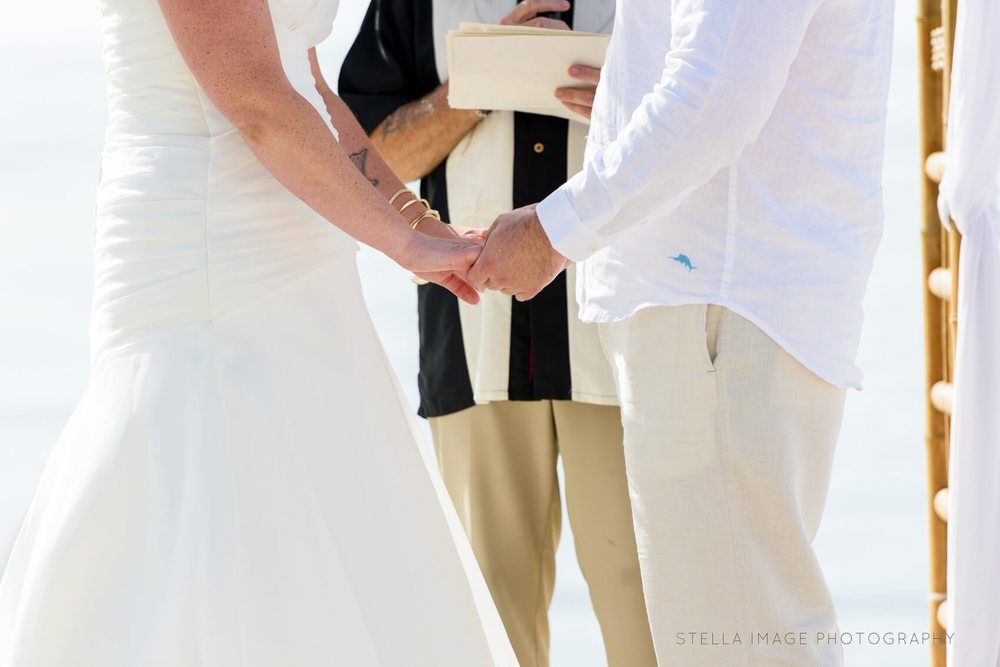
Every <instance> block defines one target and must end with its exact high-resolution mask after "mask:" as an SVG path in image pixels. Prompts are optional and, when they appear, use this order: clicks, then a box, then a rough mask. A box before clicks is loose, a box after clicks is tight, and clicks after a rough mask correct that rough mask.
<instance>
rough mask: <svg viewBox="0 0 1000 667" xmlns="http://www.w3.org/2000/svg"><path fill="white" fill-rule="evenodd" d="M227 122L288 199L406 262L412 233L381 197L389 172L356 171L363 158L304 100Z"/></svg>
mask: <svg viewBox="0 0 1000 667" xmlns="http://www.w3.org/2000/svg"><path fill="white" fill-rule="evenodd" d="M232 120H233V122H234V124H235V125H236V127H237V129H238V130H239V131H240V133H241V134H242V135H243V137H244V139H245V140H246V142H247V144H248V145H249V146H250V149H251V150H252V151H253V152H254V154H255V155H256V156H257V158H258V159H259V160H260V161H261V163H262V164H263V165H264V166H265V167H267V169H268V171H270V172H271V174H272V175H274V177H275V178H276V179H277V180H278V181H279V182H281V184H282V185H284V186H285V187H286V188H287V189H288V190H289V191H290V192H291V193H292V194H294V195H295V196H296V197H298V198H299V199H301V200H302V201H304V202H305V203H306V204H308V205H309V206H310V207H311V208H312V209H313V210H315V211H316V212H317V213H319V214H320V215H322V216H323V217H324V218H326V219H327V220H329V221H330V222H331V223H333V224H334V225H336V226H338V227H340V228H341V229H343V230H344V231H345V232H347V233H348V234H350V235H351V236H353V237H354V238H355V239H357V240H358V241H360V242H362V243H364V244H366V245H369V246H371V247H373V248H375V249H376V250H379V251H381V252H383V253H385V254H386V255H388V256H389V257H391V258H393V259H394V260H396V261H397V262H400V263H405V262H406V255H407V250H408V247H409V241H410V237H411V236H412V232H411V230H410V229H409V227H408V225H407V223H406V221H405V220H404V219H403V218H402V217H401V216H400V215H399V213H398V212H397V211H396V210H395V208H393V207H392V206H390V205H389V202H388V199H387V198H386V196H385V194H384V193H383V192H382V191H383V190H385V189H391V188H392V187H394V185H395V184H394V183H392V182H391V181H392V180H393V179H394V178H395V177H394V176H392V173H391V171H388V168H385V171H386V172H387V173H386V174H383V173H381V171H382V170H378V171H379V175H378V176H373V175H372V171H371V169H370V168H369V167H367V165H363V166H365V170H364V171H362V170H359V168H358V161H359V157H360V158H361V159H362V160H363V159H364V157H365V154H364V153H362V154H361V155H360V156H359V155H358V154H357V151H355V154H354V155H353V157H352V154H351V153H350V152H349V150H348V148H347V147H346V146H344V145H342V144H340V143H338V142H337V139H336V138H335V137H334V136H333V134H332V133H331V132H330V129H329V127H327V125H326V123H325V122H324V121H323V119H322V118H321V117H320V115H319V113H318V112H317V111H316V109H315V108H314V107H313V106H312V105H311V104H309V102H308V101H307V100H305V99H304V98H303V97H301V96H300V95H298V94H297V93H294V92H292V93H290V94H287V95H284V96H282V98H281V99H280V100H279V99H272V100H271V101H270V104H269V105H268V108H267V109H257V110H256V111H255V112H254V113H247V114H241V115H234V117H233V118H232ZM362 150H363V149H362ZM370 154H371V152H369V153H368V155H370ZM368 159H370V158H368ZM373 166H374V165H373ZM365 172H367V173H365ZM373 178H374V180H376V181H378V183H377V184H376V183H374V182H373ZM395 180H396V183H398V179H395ZM373 185H376V187H375V188H373V187H372V186H373ZM399 187H402V185H400V186H399ZM397 190H398V188H397Z"/></svg>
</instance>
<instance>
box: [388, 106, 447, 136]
mask: <svg viewBox="0 0 1000 667" xmlns="http://www.w3.org/2000/svg"><path fill="white" fill-rule="evenodd" d="M432 113H434V102H432V101H431V100H429V99H427V98H426V97H425V98H423V99H420V100H417V101H416V102H412V103H410V104H407V105H404V106H401V107H399V108H398V109H396V110H395V111H393V112H392V113H391V114H389V115H388V116H386V119H385V120H384V121H382V138H383V139H385V138H386V137H388V136H389V135H390V134H393V133H396V132H402V131H403V130H405V129H406V125H407V123H410V122H411V121H415V120H419V119H421V118H423V117H424V116H429V115H430V114H432Z"/></svg>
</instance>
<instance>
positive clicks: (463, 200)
mask: <svg viewBox="0 0 1000 667" xmlns="http://www.w3.org/2000/svg"><path fill="white" fill-rule="evenodd" d="M614 5H615V3H614V0H578V1H577V2H576V3H574V5H573V6H570V3H569V2H565V1H564V0H525V1H524V2H521V3H517V4H516V3H514V2H513V0H464V1H462V0H372V3H371V6H370V7H369V9H368V12H367V14H366V16H365V18H364V22H363V23H362V26H361V30H360V33H359V34H358V37H357V39H356V41H355V43H354V45H353V47H352V48H351V50H350V52H349V54H348V56H347V59H346V61H345V63H344V67H343V70H342V72H341V76H340V86H339V92H340V95H341V96H342V98H343V99H344V100H345V101H346V102H347V104H348V105H349V106H350V107H351V108H352V110H353V111H354V113H355V114H356V115H357V116H358V119H359V120H360V121H361V125H362V126H363V127H364V128H365V130H366V131H367V132H369V134H370V135H371V138H372V140H373V143H374V144H375V146H376V147H377V148H378V150H379V152H380V153H381V155H382V156H383V157H384V158H385V160H386V162H387V163H388V164H389V165H390V166H391V167H392V168H393V170H394V171H395V172H396V173H397V175H398V176H399V177H400V178H401V179H402V180H403V181H407V182H408V181H414V180H418V179H419V180H420V182H421V186H420V188H421V196H423V197H426V198H427V199H429V200H430V203H431V206H432V208H434V209H437V210H438V211H440V212H441V214H442V217H443V218H444V219H445V220H447V221H450V222H452V223H454V224H456V225H460V226H463V227H480V228H483V227H488V226H489V225H490V223H492V222H493V220H494V219H495V218H496V217H497V216H498V215H499V214H501V213H504V212H506V211H509V210H511V209H512V208H516V207H519V206H522V205H525V204H528V203H532V202H536V201H540V200H542V199H544V198H545V197H546V196H547V195H548V194H549V193H551V192H552V191H553V190H555V189H556V188H557V187H559V186H560V185H561V184H562V183H563V182H564V181H566V179H567V178H568V177H570V176H572V175H573V174H575V173H576V172H577V171H579V169H580V167H581V165H582V160H583V152H584V145H585V141H586V133H587V125H586V122H585V121H586V116H588V115H589V106H590V104H591V103H592V101H593V94H594V87H595V86H596V83H597V81H598V79H599V76H600V71H599V70H596V69H591V68H581V69H580V73H579V75H578V76H577V78H578V79H579V81H580V83H579V85H578V86H573V87H572V88H571V89H570V90H563V91H561V95H562V99H563V100H564V101H565V102H566V103H567V106H568V107H569V108H570V109H572V110H573V111H575V112H577V113H578V114H580V120H579V121H567V120H564V119H560V118H555V117H550V116H541V115H533V114H527V113H512V112H499V111H498V112H492V113H491V112H490V111H489V110H482V111H470V110H460V109H452V108H450V107H449V105H448V83H447V82H448V58H447V50H446V45H445V37H446V34H447V32H448V31H449V30H452V29H454V28H457V27H458V26H459V24H460V23H462V22H478V23H491V24H497V23H503V24H507V25H529V26H536V27H546V28H556V29H564V30H569V29H577V30H583V31H590V32H605V33H606V32H610V30H611V26H612V23H613V20H614ZM555 94H556V91H553V96H554V97H555ZM418 290H419V291H418V309H419V328H420V373H419V378H418V384H419V389H420V414H421V415H422V416H424V417H426V418H428V419H429V421H430V427H431V431H432V434H433V438H434V445H435V448H436V451H437V457H438V463H439V465H440V469H441V473H442V475H443V477H444V481H445V485H446V486H447V488H448V491H449V493H450V495H451V498H452V500H453V502H454V504H455V507H456V509H457V510H458V513H459V516H460V517H461V519H462V522H463V525H464V527H465V530H466V533H467V534H468V536H469V539H470V541H471V543H472V546H473V550H474V551H475V554H476V557H477V559H478V561H479V564H480V567H481V568H482V570H483V574H484V575H485V578H486V581H487V583H488V584H489V587H490V590H491V593H492V595H493V598H494V600H495V601H496V604H497V607H498V609H499V611H500V615H501V617H502V619H503V622H504V625H505V627H506V629H507V632H508V634H509V635H510V638H511V641H512V643H513V645H514V649H515V652H516V653H517V657H518V660H519V661H520V664H521V665H522V667H545V666H546V665H548V648H549V625H548V611H549V606H550V603H551V600H552V593H553V589H554V585H555V552H556V547H557V545H558V542H559V534H560V525H561V503H560V494H559V483H558V478H557V462H558V461H559V459H560V458H561V459H562V463H563V470H564V472H565V487H566V494H567V499H566V500H567V508H568V514H569V517H568V518H569V521H570V525H571V526H572V530H573V535H574V538H575V542H576V552H577V558H578V560H579V563H580V567H581V570H582V572H583V575H584V577H585V578H586V580H587V584H588V587H589V591H590V597H591V601H592V603H593V608H594V611H595V614H596V616H597V620H598V622H599V624H600V627H601V632H602V635H603V638H604V644H605V651H606V653H607V657H608V663H609V665H610V666H611V667H644V666H646V665H650V666H652V665H655V664H656V659H655V656H654V653H653V646H652V640H651V638H650V632H649V624H648V620H647V615H646V608H645V603H644V601H643V593H642V584H641V579H640V574H639V564H638V558H637V556H636V546H635V536H634V532H633V526H632V515H631V506H630V502H629V495H628V487H627V482H626V477H625V462H624V454H623V448H622V442H623V435H622V428H621V418H620V413H619V409H618V406H617V398H616V392H615V385H614V381H613V378H612V375H611V369H610V367H609V364H608V362H607V360H606V358H605V356H604V354H603V352H602V350H601V346H600V342H599V340H598V336H597V331H596V328H595V327H594V326H593V325H589V324H584V323H582V322H581V321H580V320H579V319H578V318H577V316H576V309H577V305H576V300H575V298H574V292H575V275H574V270H573V268H572V267H571V268H570V269H568V270H567V271H566V272H565V273H563V274H562V275H561V276H559V278H557V279H556V280H555V282H553V283H552V284H551V285H550V286H549V287H547V288H546V289H545V290H543V291H542V292H541V293H540V294H539V295H538V296H536V297H535V298H534V299H532V300H531V301H527V302H518V301H515V300H514V299H512V298H511V297H507V296H503V295H501V294H500V293H497V292H489V293H485V294H483V295H482V296H483V301H482V303H481V304H480V305H479V306H478V307H466V304H464V303H460V302H459V301H458V300H457V299H456V298H455V297H454V296H453V295H452V294H450V293H449V292H447V291H446V290H444V289H441V288H439V287H438V286H436V285H433V284H431V285H422V286H420V287H419V288H418Z"/></svg>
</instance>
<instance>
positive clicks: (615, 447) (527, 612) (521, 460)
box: [430, 401, 656, 667]
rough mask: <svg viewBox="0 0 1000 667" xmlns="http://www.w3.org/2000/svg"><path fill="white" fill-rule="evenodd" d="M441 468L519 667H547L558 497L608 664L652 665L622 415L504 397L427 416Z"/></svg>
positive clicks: (621, 666)
mask: <svg viewBox="0 0 1000 667" xmlns="http://www.w3.org/2000/svg"><path fill="white" fill-rule="evenodd" d="M430 425H431V431H432V433H433V435H434V442H435V446H436V448H437V453H438V461H439V463H440V467H441V472H442V475H443V477H444V481H445V485H446V486H447V487H448V491H449V493H450V494H451V498H452V501H453V502H454V504H455V507H456V509H457V510H458V514H459V516H460V517H461V519H462V523H463V524H464V526H465V531H466V533H467V534H468V536H469V540H470V541H471V542H472V548H473V551H475V554H476V558H477V559H478V561H479V565H480V567H481V568H482V571H483V575H484V576H485V578H486V583H487V584H488V585H489V588H490V591H491V592H492V594H493V599H494V601H495V602H496V604H497V608H498V609H499V611H500V617H501V618H502V619H503V622H504V626H505V627H506V629H507V632H508V634H509V635H510V639H511V642H512V643H513V645H514V651H515V652H516V653H517V658H518V660H519V662H520V664H521V667H545V666H546V665H548V663H549V660H548V653H549V622H548V611H549V604H550V603H551V601H552V592H553V589H554V586H555V552H556V545H557V544H558V542H559V530H560V522H561V521H560V515H561V509H560V499H559V483H558V479H557V477H556V461H557V459H558V457H559V456H560V454H561V455H562V460H563V469H564V471H565V475H566V496H567V497H566V506H567V508H568V512H569V521H570V525H571V527H572V529H573V536H574V538H575V541H576V553H577V559H578V560H579V563H580V569H581V570H582V571H583V575H584V577H585V578H586V580H587V584H588V586H589V588H590V598H591V601H592V603H593V606H594V611H595V613H596V615H597V620H598V622H599V623H600V626H601V632H602V634H603V636H604V645H605V650H606V652H607V655H608V662H609V664H610V665H611V667H646V666H651V665H655V664H656V659H655V657H654V655H653V646H652V640H651V638H650V634H649V622H648V619H647V617H646V608H645V605H644V603H643V595H642V582H641V580H640V576H639V565H638V560H637V558H636V551H635V535H634V533H633V530H632V514H631V508H630V507H629V497H628V487H627V484H626V481H625V460H624V454H623V452H622V446H621V442H622V431H621V418H620V413H619V411H618V408H614V407H606V406H595V405H587V404H583V403H574V402H569V401H531V402H518V401H509V402H508V401H504V402H497V403H490V404H488V405H477V406H475V407H472V408H469V409H468V410H463V411H462V412H458V413H455V414H452V415H448V416H445V417H435V418H432V419H431V420H430Z"/></svg>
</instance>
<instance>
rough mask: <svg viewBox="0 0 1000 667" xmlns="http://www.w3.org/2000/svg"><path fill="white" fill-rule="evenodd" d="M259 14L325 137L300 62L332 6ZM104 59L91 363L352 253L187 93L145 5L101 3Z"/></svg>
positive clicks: (208, 107) (308, 75) (292, 3)
mask: <svg viewBox="0 0 1000 667" xmlns="http://www.w3.org/2000/svg"><path fill="white" fill-rule="evenodd" d="M270 6H271V13H272V18H273V22H274V29H275V35H276V37H277V41H278V46H279V52H280V56H281V61H282V66H283V68H284V70H285V74H286V76H287V77H288V79H289V81H290V82H291V84H292V85H293V86H294V87H295V89H296V90H297V91H298V92H299V94H301V95H302V96H303V97H304V98H305V99H306V100H308V101H309V102H310V103H311V104H312V105H313V106H314V107H315V108H316V111H317V113H319V114H320V115H321V116H322V117H323V118H324V119H325V120H326V122H327V124H328V125H329V124H330V120H329V116H328V114H327V112H326V109H325V105H324V102H323V99H322V98H321V96H320V95H319V93H318V92H317V90H316V87H315V81H314V79H313V75H312V72H311V70H310V66H309V60H308V50H309V49H310V48H312V47H313V46H315V45H316V44H317V43H318V42H319V41H320V40H321V39H323V38H324V37H325V36H326V35H327V34H328V33H329V32H330V29H331V25H332V21H333V17H334V14H335V12H336V3H335V2H332V1H328V0H284V1H282V0H272V2H271V3H270ZM103 46H104V61H105V68H106V79H107V90H108V104H109V126H108V129H107V135H106V142H105V150H104V154H103V158H102V169H101V171H102V178H101V183H100V186H99V189H98V209H97V210H98V215H97V245H96V258H97V272H96V281H95V298H94V320H93V331H92V340H93V343H94V358H95V362H96V360H97V359H99V358H100V357H102V356H103V355H105V354H106V353H108V352H109V351H111V350H114V349H119V348H121V347H122V346H123V345H127V344H128V343H130V342H132V341H134V340H138V339H144V338H146V337H149V336H155V335H157V334H158V333H160V332H163V331H170V330H173V329H175V328H177V327H178V326H185V325H187V324H190V323H193V322H201V321H207V320H212V319H215V318H218V317H226V315H227V314H228V313H231V312H233V311H234V310H237V309H239V308H243V307H248V306H252V304H253V303H254V302H255V301H256V300H257V299H258V298H260V297H261V296H262V295H264V294H267V293H268V292H269V291H270V290H271V289H273V288H275V287H277V286H279V285H281V284H283V283H285V282H287V281H289V280H292V279H294V278H295V276H297V275H300V274H301V273H303V272H306V271H309V270H311V269H312V268H314V267H315V266H317V265H318V264H319V263H321V262H323V261H326V260H328V259H330V257H331V255H332V254H336V253H339V252H345V251H349V250H351V249H354V248H356V244H354V242H353V241H352V240H350V239H349V237H347V236H346V235H344V234H343V233H341V232H340V231H339V230H338V229H337V228H335V227H334V226H333V225H331V224H330V223H329V222H328V221H326V220H323V219H322V218H320V217H319V216H318V215H317V214H316V213H315V212H313V211H312V210H311V209H309V208H308V207H307V206H306V205H305V204H303V203H302V202H300V201H299V200H298V199H296V198H295V197H294V196H293V195H292V194H291V193H289V192H288V191H287V190H286V189H285V188H284V187H283V186H282V185H281V184H280V183H278V182H277V180H276V179H275V178H274V177H273V176H272V175H271V174H270V173H269V172H268V171H267V170H266V169H265V168H264V166H263V165H262V164H261V163H260V162H259V161H258V160H257V158H256V157H255V156H254V154H253V153H252V152H251V150H250V148H249V146H247V144H246V143H245V141H244V140H243V138H242V136H241V135H240V134H239V133H238V132H237V131H236V130H235V128H234V127H233V125H232V123H230V122H229V120H228V119H227V118H226V117H225V116H223V115H222V114H221V113H220V112H219V110H218V109H217V108H216V107H215V105H214V104H213V103H212V101H211V100H210V99H208V97H207V96H206V95H205V92H204V91H203V90H202V89H201V88H200V87H199V86H198V84H197V82H196V81H195V79H194V77H193V76H192V74H191V72H190V70H189V69H188V68H187V66H186V64H185V62H184V60H183V58H182V56H181V54H180V52H179V50H178V49H177V47H176V45H175V43H174V41H173V38H172V37H171V34H170V32H169V30H168V27H167V25H166V22H165V20H164V18H163V15H162V13H161V11H160V8H159V5H158V3H157V2H156V0H105V1H104V25H103ZM330 129H331V132H334V133H335V130H334V128H333V127H332V125H330Z"/></svg>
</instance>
